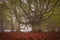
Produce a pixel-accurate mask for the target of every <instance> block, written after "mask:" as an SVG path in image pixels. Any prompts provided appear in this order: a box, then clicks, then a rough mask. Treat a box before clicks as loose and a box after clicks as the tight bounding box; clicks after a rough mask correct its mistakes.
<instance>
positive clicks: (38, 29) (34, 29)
mask: <svg viewBox="0 0 60 40" xmlns="http://www.w3.org/2000/svg"><path fill="white" fill-rule="evenodd" d="M32 32H41V25H39V24H34V25H32Z"/></svg>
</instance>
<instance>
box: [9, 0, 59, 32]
mask: <svg viewBox="0 0 60 40" xmlns="http://www.w3.org/2000/svg"><path fill="white" fill-rule="evenodd" d="M58 1H59V0H13V1H12V0H9V2H10V4H12V5H11V8H10V9H12V11H13V14H14V15H15V17H16V20H17V21H18V23H19V27H20V24H25V25H28V24H30V25H31V26H32V28H33V31H41V24H42V23H43V22H45V21H47V20H48V19H49V18H51V17H52V15H53V14H54V8H55V6H56V5H57V3H58ZM22 19H23V20H24V21H22Z"/></svg>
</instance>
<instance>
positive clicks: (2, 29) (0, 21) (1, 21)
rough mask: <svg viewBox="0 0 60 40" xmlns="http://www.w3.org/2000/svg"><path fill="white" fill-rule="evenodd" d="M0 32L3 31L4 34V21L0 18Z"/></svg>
mask: <svg viewBox="0 0 60 40" xmlns="http://www.w3.org/2000/svg"><path fill="white" fill-rule="evenodd" d="M0 31H1V32H4V28H3V19H2V17H0Z"/></svg>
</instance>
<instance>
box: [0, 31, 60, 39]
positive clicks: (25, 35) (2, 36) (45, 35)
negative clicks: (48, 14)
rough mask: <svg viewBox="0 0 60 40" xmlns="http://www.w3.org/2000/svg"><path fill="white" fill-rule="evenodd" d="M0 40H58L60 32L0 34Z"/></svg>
mask: <svg viewBox="0 0 60 40" xmlns="http://www.w3.org/2000/svg"><path fill="white" fill-rule="evenodd" d="M0 40H60V32H46V33H44V32H39V33H38V32H30V33H21V32H9V33H8V32H0Z"/></svg>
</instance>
